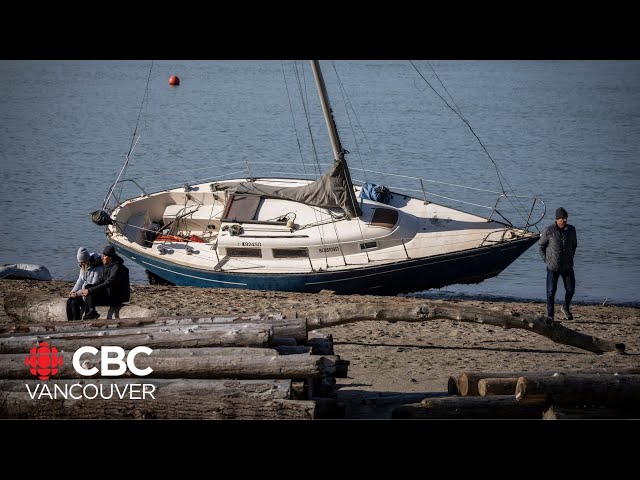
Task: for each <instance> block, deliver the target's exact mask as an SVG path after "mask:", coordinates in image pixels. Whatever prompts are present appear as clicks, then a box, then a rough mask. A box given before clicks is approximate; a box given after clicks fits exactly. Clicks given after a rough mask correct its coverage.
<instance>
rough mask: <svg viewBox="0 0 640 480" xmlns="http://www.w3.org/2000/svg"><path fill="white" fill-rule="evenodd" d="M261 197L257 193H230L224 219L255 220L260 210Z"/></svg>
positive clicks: (235, 220)
mask: <svg viewBox="0 0 640 480" xmlns="http://www.w3.org/2000/svg"><path fill="white" fill-rule="evenodd" d="M260 200H261V198H260V197H259V196H257V195H230V196H229V200H228V201H227V206H226V208H225V211H224V212H223V213H222V220H223V221H227V222H240V221H242V220H253V219H254V218H255V216H256V212H257V211H258V206H259V205H260Z"/></svg>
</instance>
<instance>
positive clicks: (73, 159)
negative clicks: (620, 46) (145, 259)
mask: <svg viewBox="0 0 640 480" xmlns="http://www.w3.org/2000/svg"><path fill="white" fill-rule="evenodd" d="M415 65H416V67H418V69H419V70H420V71H421V72H422V74H423V75H424V78H426V79H427V81H428V82H429V84H430V85H431V86H433V88H434V89H435V90H436V91H437V92H438V94H439V95H441V96H442V97H443V98H445V99H447V102H448V104H449V106H451V107H452V108H453V109H458V108H459V110H460V111H461V112H462V115H463V117H464V119H465V120H466V121H467V122H468V124H469V125H470V126H471V127H472V128H473V132H475V134H476V135H477V136H478V137H479V138H480V140H481V141H482V144H483V145H484V147H485V148H486V149H487V151H488V152H489V154H490V155H491V159H490V158H488V156H487V154H486V153H485V151H484V150H483V148H482V146H481V145H480V144H479V143H478V141H477V140H476V138H475V137H474V134H473V133H472V132H471V131H470V129H469V128H468V127H467V125H466V124H465V123H464V122H463V121H462V120H461V119H460V118H459V117H458V116H457V115H455V114H454V112H453V111H452V108H449V106H447V104H445V103H444V102H443V100H442V99H441V98H440V97H439V96H438V94H436V92H434V91H433V90H432V88H431V87H430V86H429V85H428V84H427V83H425V82H424V81H423V79H422V78H420V77H419V76H418V75H417V73H416V70H415V69H414V67H413V66H412V65H411V64H410V63H409V62H405V61H337V62H335V63H334V64H332V63H330V62H323V70H324V71H325V74H326V76H327V87H328V90H329V93H330V97H331V101H332V106H333V108H334V113H335V116H336V122H337V124H338V126H339V128H340V132H341V138H342V142H343V144H344V146H345V148H346V149H347V150H348V151H349V152H350V155H348V157H347V158H348V160H349V164H350V166H351V167H352V174H353V177H354V179H355V180H358V181H363V180H368V181H374V182H376V183H383V184H386V185H389V186H391V187H401V188H415V186H416V183H415V180H412V179H410V178H405V176H406V177H421V178H423V179H425V181H426V183H425V185H426V189H427V190H428V193H429V194H430V195H431V194H434V195H435V194H441V195H446V196H448V195H449V192H448V191H447V188H448V187H447V186H444V185H442V184H436V183H431V182H433V181H441V182H446V183H450V184H456V185H458V184H460V185H466V186H470V187H477V188H480V189H484V190H489V191H491V192H500V191H501V189H502V187H505V188H506V189H510V188H512V189H513V190H514V191H515V192H517V193H518V194H521V195H525V196H529V197H533V196H537V197H539V198H541V199H542V200H543V201H544V204H545V205H546V209H547V215H546V216H545V218H544V219H542V220H541V222H540V223H539V224H538V227H539V228H543V227H545V226H547V225H550V224H551V223H553V221H554V216H555V215H554V212H555V209H556V208H557V207H559V206H563V207H564V208H565V209H566V210H567V211H568V212H569V223H571V224H573V225H574V226H575V227H576V229H577V232H578V250H577V254H576V258H575V264H576V265H575V271H576V294H575V297H574V300H575V301H577V302H585V303H618V304H620V303H630V304H635V305H637V304H640V294H639V293H638V291H639V288H638V287H639V285H640V248H638V246H637V245H638V243H637V242H638V238H640V208H639V207H640V202H639V195H638V187H637V183H638V179H640V156H639V152H640V62H638V61H584V60H582V61H433V62H429V64H427V63H426V62H424V61H420V62H415ZM429 65H431V66H432V67H433V68H434V69H435V72H436V73H434V72H433V71H432V70H431V69H430V66H429ZM150 66H151V61H0V76H1V78H2V79H3V85H2V88H0V128H1V129H0V152H1V156H0V181H1V188H0V263H36V264H42V265H45V266H46V267H47V268H48V269H49V270H50V271H51V273H52V275H53V277H54V278H56V279H64V280H74V279H75V278H76V276H77V265H76V259H75V253H76V250H77V248H78V247H79V246H86V247H88V248H89V249H92V250H96V251H97V250H99V249H101V248H102V246H103V245H104V244H105V238H104V235H103V231H102V229H101V228H100V227H97V226H96V225H94V224H93V223H92V222H91V219H90V213H91V212H92V211H94V210H97V209H99V208H100V207H101V204H102V201H103V199H104V197H105V195H106V194H107V191H108V189H109V187H110V185H111V184H112V183H113V182H114V181H115V180H116V178H117V176H118V174H119V172H120V170H121V168H122V166H123V162H124V159H125V155H126V154H127V152H128V151H129V149H130V147H131V145H132V143H134V138H135V148H134V149H133V152H132V154H131V155H130V162H129V164H128V169H127V171H126V174H127V176H128V177H133V178H136V179H137V180H138V181H139V183H140V184H141V185H143V186H144V187H145V188H149V189H150V190H153V189H154V188H160V187H168V186H173V185H181V184H182V183H185V182H187V181H191V180H193V179H209V178H214V176H215V175H216V174H218V173H219V172H220V171H221V169H226V170H225V171H227V172H233V171H234V169H236V168H239V167H238V165H240V166H243V165H244V164H245V162H262V164H263V167H262V168H264V170H265V171H264V172H260V173H273V174H275V173H277V172H282V173H287V172H292V169H294V168H299V165H300V159H303V160H304V161H305V162H307V167H306V168H307V170H305V171H307V172H313V171H314V167H313V165H312V163H313V159H314V148H315V152H317V158H318V159H319V161H320V162H321V163H323V164H327V163H328V162H329V161H330V158H331V153H330V146H329V144H328V141H327V140H326V135H325V133H324V132H325V126H324V123H323V120H322V118H321V117H320V116H319V113H317V112H311V111H309V116H308V117H306V116H305V115H304V112H302V113H301V110H300V108H299V107H300V100H299V98H300V97H303V98H308V99H309V103H310V108H312V107H314V105H315V103H314V102H316V100H315V98H316V97H317V95H316V92H315V87H314V86H313V83H312V78H311V77H310V73H309V70H308V68H307V67H306V66H305V67H304V69H303V68H302V65H301V64H296V67H297V68H294V65H292V64H291V63H290V62H283V63H282V62H280V61H180V60H175V61H168V60H163V61H156V62H154V64H153V68H152V69H150ZM336 73H337V75H338V76H337V77H336V76H335V74H336ZM436 74H437V75H436ZM171 75H178V76H179V77H180V79H181V85H180V86H179V87H170V86H169V85H168V79H169V77H170V76H171ZM336 78H339V81H337V80H336ZM147 79H148V82H147ZM440 82H442V84H443V85H444V87H446V90H445V89H444V88H443V87H442V85H441V83H440ZM337 87H342V91H340V90H339V89H338V88H337ZM448 94H450V95H451V97H452V98H453V101H452V100H451V99H450V98H449V97H448ZM143 100H144V101H143ZM454 102H455V103H454ZM345 105H348V106H349V107H348V108H347V107H345ZM307 120H308V122H307ZM359 127H361V129H360V128H359ZM134 132H135V134H136V135H135V137H134ZM309 132H311V133H312V135H313V138H314V142H315V143H314V144H313V145H311V144H310V143H309V142H308V140H309ZM492 160H493V161H492ZM496 166H497V168H498V169H499V171H500V173H501V177H500V180H501V182H502V185H501V183H500V182H499V180H498V175H497V173H496ZM363 167H364V168H369V169H373V170H379V171H384V172H391V173H394V174H398V175H403V176H396V177H386V176H382V175H378V176H376V175H374V176H366V177H365V176H364V174H362V172H361V171H360V170H359V169H361V168H363ZM257 173H258V172H253V171H252V174H257ZM469 192H471V193H474V191H465V195H466V194H468V193H469ZM414 193H416V194H421V192H419V191H416V192H414ZM475 193H480V194H481V195H482V196H483V197H485V198H483V199H482V205H493V202H495V198H496V195H495V194H493V193H490V194H488V193H484V192H475ZM464 198H465V199H466V197H464ZM435 201H438V200H435ZM501 205H502V204H501ZM522 205H523V207H524V210H525V211H528V208H530V206H531V200H530V199H526V200H523V204H522ZM538 205H540V204H538ZM452 206H455V207H461V206H463V205H457V204H453V205H452ZM506 207H507V206H506V205H505V208H506ZM471 208H472V209H474V208H476V207H473V206H471ZM478 213H487V212H478ZM534 217H535V215H534ZM536 218H537V217H536ZM127 264H128V265H129V267H130V270H131V275H132V281H133V282H134V283H146V281H147V280H146V276H145V274H144V270H143V269H142V268H141V267H138V266H137V265H135V264H133V263H132V262H127ZM563 292H564V291H563V288H562V286H560V287H559V289H558V298H560V297H561V296H562V295H563ZM425 295H426V296H429V297H435V298H439V297H451V296H470V297H481V298H488V299H492V298H514V299H530V300H543V299H544V296H545V267H544V264H543V262H542V260H541V259H540V257H539V254H538V247H537V245H534V246H533V247H532V248H530V249H529V250H528V251H527V252H526V253H525V254H523V255H522V256H521V257H520V258H518V259H517V260H516V261H515V262H514V263H513V264H512V265H511V266H509V267H508V268H507V269H506V270H505V271H503V272H502V273H501V274H500V275H499V276H497V277H495V278H492V279H489V280H486V281H484V282H482V283H480V284H477V285H456V286H450V287H447V288H445V289H442V290H433V291H429V292H427V293H425Z"/></svg>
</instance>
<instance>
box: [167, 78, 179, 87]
mask: <svg viewBox="0 0 640 480" xmlns="http://www.w3.org/2000/svg"><path fill="white" fill-rule="evenodd" d="M169 85H171V86H172V87H177V86H178V85H180V79H179V78H178V77H177V76H176V75H171V76H170V77H169Z"/></svg>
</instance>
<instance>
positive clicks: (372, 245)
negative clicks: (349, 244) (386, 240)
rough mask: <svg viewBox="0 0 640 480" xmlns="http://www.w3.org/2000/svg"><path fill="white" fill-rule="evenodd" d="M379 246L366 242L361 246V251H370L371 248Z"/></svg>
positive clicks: (375, 243) (376, 243)
mask: <svg viewBox="0 0 640 480" xmlns="http://www.w3.org/2000/svg"><path fill="white" fill-rule="evenodd" d="M377 246H378V242H364V243H361V244H360V250H369V249H371V248H376V247H377Z"/></svg>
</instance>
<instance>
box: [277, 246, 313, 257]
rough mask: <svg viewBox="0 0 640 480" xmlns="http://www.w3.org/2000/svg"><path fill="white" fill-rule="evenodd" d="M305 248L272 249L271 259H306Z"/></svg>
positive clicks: (307, 254)
mask: <svg viewBox="0 0 640 480" xmlns="http://www.w3.org/2000/svg"><path fill="white" fill-rule="evenodd" d="M308 256H309V252H307V249H306V248H274V249H273V258H307V257H308Z"/></svg>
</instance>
